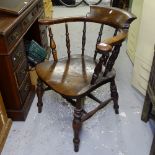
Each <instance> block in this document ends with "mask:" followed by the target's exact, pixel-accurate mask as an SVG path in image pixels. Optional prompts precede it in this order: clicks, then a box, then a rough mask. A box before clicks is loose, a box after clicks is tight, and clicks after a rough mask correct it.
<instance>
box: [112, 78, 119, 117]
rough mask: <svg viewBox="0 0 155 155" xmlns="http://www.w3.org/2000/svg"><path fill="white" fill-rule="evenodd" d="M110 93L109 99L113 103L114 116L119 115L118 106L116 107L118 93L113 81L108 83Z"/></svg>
mask: <svg viewBox="0 0 155 155" xmlns="http://www.w3.org/2000/svg"><path fill="white" fill-rule="evenodd" d="M110 91H111V97H112V100H113V102H114V110H115V113H116V114H119V105H118V92H117V87H116V84H115V79H113V80H112V81H111V82H110Z"/></svg>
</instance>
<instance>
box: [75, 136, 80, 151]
mask: <svg viewBox="0 0 155 155" xmlns="http://www.w3.org/2000/svg"><path fill="white" fill-rule="evenodd" d="M73 143H74V151H75V152H78V151H79V144H80V140H77V139H73Z"/></svg>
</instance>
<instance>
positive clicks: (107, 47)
mask: <svg viewBox="0 0 155 155" xmlns="http://www.w3.org/2000/svg"><path fill="white" fill-rule="evenodd" d="M126 37H127V32H126V31H122V32H120V33H119V34H117V35H116V36H113V37H111V38H108V39H106V40H104V41H103V42H101V43H99V44H98V45H97V50H98V51H99V53H102V52H111V51H112V47H113V46H115V45H117V44H120V43H122V42H123V41H124V40H125V39H126Z"/></svg>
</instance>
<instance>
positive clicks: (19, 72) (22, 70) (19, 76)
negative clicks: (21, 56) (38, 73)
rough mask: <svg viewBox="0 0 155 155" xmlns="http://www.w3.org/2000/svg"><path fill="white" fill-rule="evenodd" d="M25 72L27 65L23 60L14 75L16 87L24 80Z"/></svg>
mask: <svg viewBox="0 0 155 155" xmlns="http://www.w3.org/2000/svg"><path fill="white" fill-rule="evenodd" d="M27 70H28V64H27V61H26V59H25V60H24V62H23V63H22V64H21V65H20V66H19V67H18V68H17V70H16V73H15V75H16V79H17V82H18V86H20V85H21V83H22V81H23V80H24V78H25V76H26V74H27Z"/></svg>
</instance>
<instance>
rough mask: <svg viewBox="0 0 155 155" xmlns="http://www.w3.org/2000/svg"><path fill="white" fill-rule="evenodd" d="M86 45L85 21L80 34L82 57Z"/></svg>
mask: <svg viewBox="0 0 155 155" xmlns="http://www.w3.org/2000/svg"><path fill="white" fill-rule="evenodd" d="M85 45H86V21H84V22H83V34H82V56H84V51H85Z"/></svg>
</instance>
